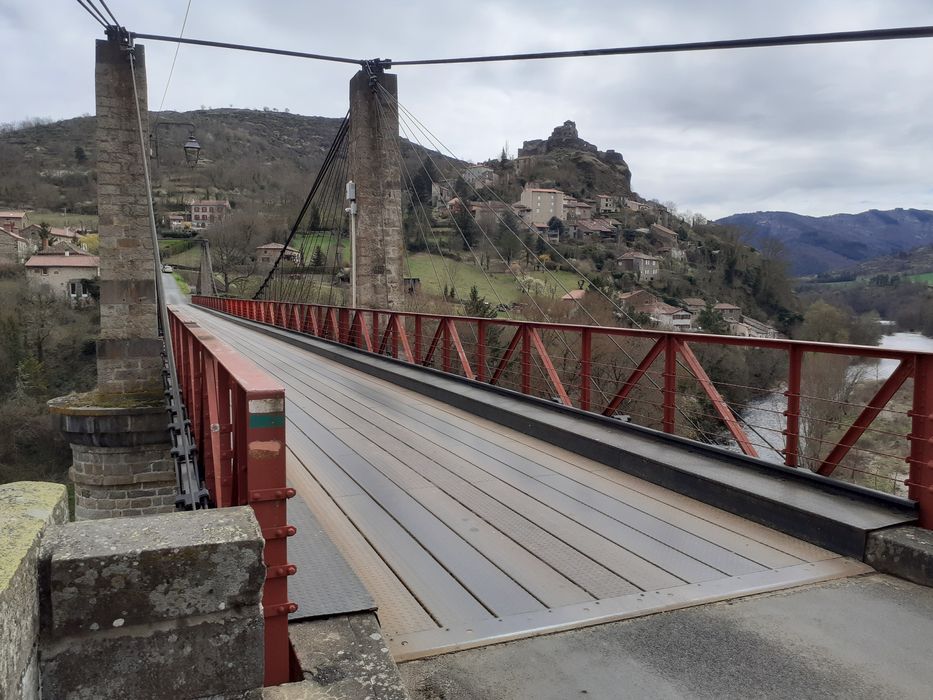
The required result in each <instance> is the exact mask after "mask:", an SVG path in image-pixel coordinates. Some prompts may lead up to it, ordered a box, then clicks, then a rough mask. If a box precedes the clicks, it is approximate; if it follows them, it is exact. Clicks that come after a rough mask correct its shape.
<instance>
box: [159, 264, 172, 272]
mask: <svg viewBox="0 0 933 700" xmlns="http://www.w3.org/2000/svg"><path fill="white" fill-rule="evenodd" d="M174 271H175V270H174V269H173V268H172V266H171V265H163V266H162V272H174Z"/></svg>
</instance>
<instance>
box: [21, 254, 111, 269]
mask: <svg viewBox="0 0 933 700" xmlns="http://www.w3.org/2000/svg"><path fill="white" fill-rule="evenodd" d="M26 267H100V258H99V257H97V256H96V255H33V256H32V257H31V258H29V260H27V261H26Z"/></svg>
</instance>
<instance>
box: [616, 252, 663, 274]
mask: <svg viewBox="0 0 933 700" xmlns="http://www.w3.org/2000/svg"><path fill="white" fill-rule="evenodd" d="M616 264H617V265H618V266H619V268H620V269H621V270H623V271H625V272H633V273H635V277H636V278H637V279H639V280H647V281H651V280H653V279H655V278H656V277H657V276H658V274H659V272H660V270H661V259H660V258H656V257H654V256H653V255H647V254H645V253H640V252H638V251H634V250H633V251H629V252H628V253H625V254H623V255H621V256H619V257H618V258H616Z"/></svg>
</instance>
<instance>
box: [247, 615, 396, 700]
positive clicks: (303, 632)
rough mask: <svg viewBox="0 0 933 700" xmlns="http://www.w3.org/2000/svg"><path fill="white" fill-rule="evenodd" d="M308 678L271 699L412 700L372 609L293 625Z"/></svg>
mask: <svg viewBox="0 0 933 700" xmlns="http://www.w3.org/2000/svg"><path fill="white" fill-rule="evenodd" d="M288 633H289V637H290V638H291V641H292V648H293V649H294V650H295V656H296V657H297V658H298V662H299V664H300V665H301V672H302V675H303V676H304V680H303V681H302V683H295V684H292V685H290V686H288V687H287V688H285V689H283V690H282V691H281V692H274V691H270V689H267V692H266V695H265V696H264V697H265V698H266V700H289V699H291V698H309V699H310V698H345V699H346V700H363V699H364V698H380V699H381V700H407V698H408V692H407V691H406V690H405V685H404V683H403V682H402V679H401V677H400V676H399V673H398V667H397V666H396V665H395V661H394V660H393V659H392V656H391V655H390V654H389V650H388V648H387V647H386V643H385V639H384V638H383V636H382V629H381V628H380V626H379V622H378V621H377V620H376V616H375V615H373V614H372V613H359V614H355V615H337V616H335V617H330V618H327V619H322V620H312V621H309V622H299V623H295V624H292V625H289V628H288Z"/></svg>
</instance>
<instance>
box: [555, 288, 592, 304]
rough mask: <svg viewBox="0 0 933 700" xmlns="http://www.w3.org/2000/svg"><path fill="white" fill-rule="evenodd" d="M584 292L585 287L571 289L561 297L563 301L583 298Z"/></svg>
mask: <svg viewBox="0 0 933 700" xmlns="http://www.w3.org/2000/svg"><path fill="white" fill-rule="evenodd" d="M584 294H586V290H585V289H571V290H570V291H569V292H567V293H566V294H565V295H564V296H562V297H561V301H576V300H577V299H582V298H583V295H584Z"/></svg>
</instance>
